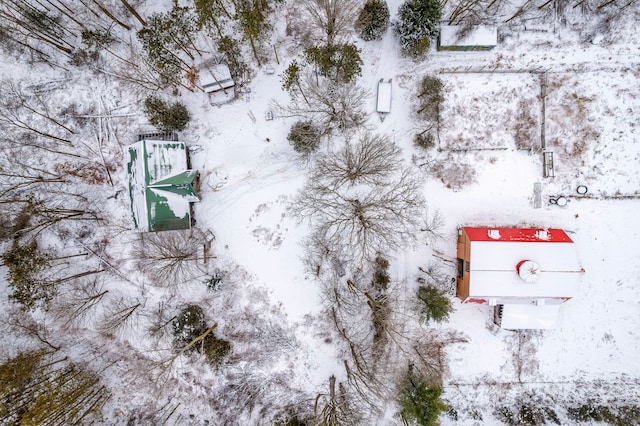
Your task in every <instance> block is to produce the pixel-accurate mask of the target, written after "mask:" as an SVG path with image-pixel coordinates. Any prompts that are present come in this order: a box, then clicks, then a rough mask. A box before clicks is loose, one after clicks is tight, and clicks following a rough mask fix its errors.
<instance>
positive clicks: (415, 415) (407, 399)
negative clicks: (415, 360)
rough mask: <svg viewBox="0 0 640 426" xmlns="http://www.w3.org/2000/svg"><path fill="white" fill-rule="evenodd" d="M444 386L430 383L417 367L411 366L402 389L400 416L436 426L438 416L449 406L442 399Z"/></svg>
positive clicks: (428, 425)
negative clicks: (419, 372)
mask: <svg viewBox="0 0 640 426" xmlns="http://www.w3.org/2000/svg"><path fill="white" fill-rule="evenodd" d="M441 395H442V387H440V386H438V385H436V384H433V383H430V382H429V381H428V380H427V379H426V378H425V377H422V376H420V375H419V374H418V373H417V372H416V371H415V369H413V368H411V367H410V368H409V371H408V372H407V374H406V376H405V378H404V383H403V384H402V390H401V391H400V398H399V405H400V416H401V417H402V419H403V420H404V421H405V422H407V423H408V422H411V421H415V422H416V423H417V424H418V425H420V426H436V425H437V424H438V416H439V415H440V413H441V412H442V411H443V410H445V409H446V408H447V407H446V405H444V403H443V402H442V401H441V400H440V396H441Z"/></svg>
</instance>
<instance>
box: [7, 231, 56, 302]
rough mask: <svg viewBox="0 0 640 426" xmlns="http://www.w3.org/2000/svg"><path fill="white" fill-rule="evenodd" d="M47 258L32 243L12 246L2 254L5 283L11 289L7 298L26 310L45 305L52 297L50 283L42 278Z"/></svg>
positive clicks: (52, 292)
mask: <svg viewBox="0 0 640 426" xmlns="http://www.w3.org/2000/svg"><path fill="white" fill-rule="evenodd" d="M49 261H50V259H49V256H47V255H45V254H42V253H40V252H39V250H38V246H37V244H36V243H35V241H34V242H32V243H30V244H26V245H19V244H14V245H13V247H12V248H11V249H9V250H7V251H6V252H5V253H3V254H2V262H3V264H4V265H5V266H6V267H7V268H8V269H9V273H8V276H7V281H8V282H9V286H10V287H11V288H12V290H13V291H12V293H11V295H10V296H9V297H10V298H11V299H13V300H15V301H16V302H17V303H19V304H20V305H22V306H23V308H26V309H35V308H36V307H38V306H42V305H46V303H47V302H49V301H50V300H51V298H52V297H53V295H54V291H55V289H54V287H53V285H52V283H48V282H46V281H45V280H44V279H43V278H42V272H43V271H44V270H45V269H46V268H47V267H48V265H49Z"/></svg>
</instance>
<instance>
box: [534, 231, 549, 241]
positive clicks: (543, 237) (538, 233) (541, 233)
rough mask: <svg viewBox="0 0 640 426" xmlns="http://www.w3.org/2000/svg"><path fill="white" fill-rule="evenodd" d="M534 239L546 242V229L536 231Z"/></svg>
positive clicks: (547, 235) (547, 233) (547, 237)
mask: <svg viewBox="0 0 640 426" xmlns="http://www.w3.org/2000/svg"><path fill="white" fill-rule="evenodd" d="M536 238H538V239H539V240H544V241H547V240H548V239H549V238H550V235H549V231H547V230H546V229H539V230H537V231H536Z"/></svg>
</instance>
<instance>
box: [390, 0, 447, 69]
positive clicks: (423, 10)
mask: <svg viewBox="0 0 640 426" xmlns="http://www.w3.org/2000/svg"><path fill="white" fill-rule="evenodd" d="M441 17H442V4H441V3H440V1H438V0H407V1H405V2H404V3H403V4H402V6H400V10H399V11H398V21H397V22H396V23H395V25H394V30H395V33H396V34H397V35H398V38H399V39H400V45H401V47H402V51H403V52H404V53H405V54H406V55H408V56H412V57H414V58H418V57H421V56H423V55H424V54H425V53H426V52H427V50H428V49H429V46H430V45H431V38H433V37H435V36H436V35H437V34H438V28H439V25H440V18H441Z"/></svg>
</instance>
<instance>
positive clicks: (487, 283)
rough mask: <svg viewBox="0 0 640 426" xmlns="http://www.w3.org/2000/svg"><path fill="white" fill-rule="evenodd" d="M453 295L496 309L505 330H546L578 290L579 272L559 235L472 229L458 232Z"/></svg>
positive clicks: (573, 249)
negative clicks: (564, 303)
mask: <svg viewBox="0 0 640 426" xmlns="http://www.w3.org/2000/svg"><path fill="white" fill-rule="evenodd" d="M457 252H458V255H457V257H458V277H457V291H456V295H457V297H458V298H460V299H461V300H462V303H481V304H489V305H493V306H497V309H496V322H497V323H498V324H499V325H501V326H502V327H505V319H513V321H507V322H510V323H511V324H512V325H511V326H507V327H505V328H549V327H550V325H552V324H551V323H552V322H554V321H553V320H554V317H555V315H557V310H558V307H559V305H560V304H561V303H563V302H565V301H567V300H569V299H571V298H572V297H573V296H574V295H575V294H576V293H577V292H578V290H579V287H580V281H581V277H582V274H583V273H584V269H583V268H582V266H581V264H580V260H579V258H578V253H577V250H576V247H575V244H574V243H573V241H572V240H571V238H570V237H569V236H568V235H567V233H566V232H565V231H563V230H562V229H540V228H473V227H463V228H460V230H459V232H458V250H457Z"/></svg>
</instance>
